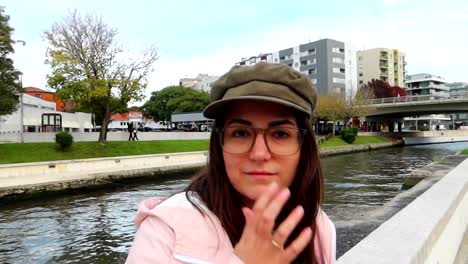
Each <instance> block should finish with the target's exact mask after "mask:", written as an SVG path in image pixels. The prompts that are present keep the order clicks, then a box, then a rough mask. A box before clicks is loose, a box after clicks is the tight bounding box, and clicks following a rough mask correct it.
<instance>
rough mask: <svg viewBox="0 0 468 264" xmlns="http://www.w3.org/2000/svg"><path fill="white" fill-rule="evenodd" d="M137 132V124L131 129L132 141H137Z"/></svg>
mask: <svg viewBox="0 0 468 264" xmlns="http://www.w3.org/2000/svg"><path fill="white" fill-rule="evenodd" d="M137 132H138V124H135V127H134V128H133V140H139V139H138V136H137Z"/></svg>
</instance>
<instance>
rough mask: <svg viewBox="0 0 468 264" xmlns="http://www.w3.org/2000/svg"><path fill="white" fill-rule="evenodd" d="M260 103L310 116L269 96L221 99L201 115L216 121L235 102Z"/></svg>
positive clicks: (291, 104) (295, 106) (306, 111)
mask: <svg viewBox="0 0 468 264" xmlns="http://www.w3.org/2000/svg"><path fill="white" fill-rule="evenodd" d="M245 100H247V101H262V102H272V103H277V104H280V105H284V106H287V107H291V108H293V109H294V110H298V111H300V112H302V113H304V114H306V115H307V116H310V112H309V111H308V110H307V109H304V108H302V107H300V106H298V105H296V104H294V103H291V102H289V101H286V100H282V99H279V98H275V97H269V96H260V95H246V96H240V97H235V98H226V99H221V100H219V101H216V102H213V103H211V104H209V105H208V106H207V107H206V108H205V109H204V110H203V115H204V116H205V117H206V118H210V119H216V118H217V117H218V116H219V115H220V114H226V112H225V108H226V106H227V105H229V104H231V103H233V102H236V101H245Z"/></svg>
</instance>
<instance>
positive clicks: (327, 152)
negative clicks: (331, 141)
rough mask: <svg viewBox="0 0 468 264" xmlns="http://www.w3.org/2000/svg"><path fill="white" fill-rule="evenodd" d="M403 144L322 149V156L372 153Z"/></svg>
mask: <svg viewBox="0 0 468 264" xmlns="http://www.w3.org/2000/svg"><path fill="white" fill-rule="evenodd" d="M401 145H402V142H401V141H397V142H391V143H378V144H363V145H354V146H346V147H337V148H323V149H320V150H319V151H320V156H321V157H326V156H334V155H339V154H346V153H353V152H363V151H371V150H374V149H383V148H391V147H395V146H401Z"/></svg>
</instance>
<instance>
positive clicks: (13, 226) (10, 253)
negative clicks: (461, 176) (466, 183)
mask: <svg viewBox="0 0 468 264" xmlns="http://www.w3.org/2000/svg"><path fill="white" fill-rule="evenodd" d="M464 148H468V143H452V144H437V145H422V146H409V147H399V148H390V149H383V150H376V151H372V152H361V153H353V154H346V155H340V156H334V157H327V158H324V159H323V160H322V162H323V166H324V171H325V175H326V195H325V210H326V212H327V213H328V214H329V215H330V216H331V217H332V218H333V216H334V215H335V214H339V213H340V212H339V210H340V208H343V207H346V208H348V209H347V210H349V208H360V209H362V207H369V208H373V207H377V206H381V205H382V204H384V203H385V202H387V201H389V200H390V199H392V198H393V197H394V196H395V195H397V194H398V193H400V192H401V185H402V182H403V179H404V178H405V177H406V176H407V175H408V174H409V173H410V172H411V171H412V170H413V169H416V168H419V167H422V166H425V165H427V164H429V163H431V162H432V161H434V160H437V159H440V158H441V157H443V156H445V155H449V154H454V153H455V152H457V151H458V150H461V149H464ZM188 182H189V179H188V177H183V176H182V177H181V178H178V179H175V180H170V181H163V182H161V181H160V182H146V183H144V184H142V183H140V184H138V185H136V184H134V185H127V186H122V187H120V188H116V189H114V190H100V191H95V192H87V193H82V194H74V195H68V196H63V197H59V198H57V197H55V198H53V199H36V200H29V201H22V202H17V203H15V204H8V205H1V206H0V263H123V262H124V261H125V257H126V255H127V252H128V250H129V248H130V246H131V243H132V240H133V236H134V233H135V227H134V225H133V219H134V217H135V213H136V209H137V207H138V204H139V203H140V202H141V201H142V200H144V199H146V198H149V197H153V196H168V195H171V194H173V193H175V192H178V191H180V190H182V189H183V188H184V187H185V186H186V185H187V183H188ZM343 205H345V206H343Z"/></svg>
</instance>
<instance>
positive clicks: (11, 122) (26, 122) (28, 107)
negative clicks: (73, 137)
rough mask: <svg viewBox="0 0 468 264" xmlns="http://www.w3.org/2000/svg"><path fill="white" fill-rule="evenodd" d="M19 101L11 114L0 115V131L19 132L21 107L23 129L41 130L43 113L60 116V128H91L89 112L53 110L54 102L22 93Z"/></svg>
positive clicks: (76, 129)
mask: <svg viewBox="0 0 468 264" xmlns="http://www.w3.org/2000/svg"><path fill="white" fill-rule="evenodd" d="M22 96H23V100H22V101H23V106H22V107H21V102H20V103H19V105H18V106H17V109H16V111H15V112H13V113H12V114H11V115H4V116H0V133H20V132H21V108H22V110H23V131H24V132H41V131H43V126H42V125H43V122H42V121H43V120H42V118H43V114H57V115H60V116H61V120H62V129H63V130H65V131H69V132H90V131H91V129H92V128H93V124H92V123H91V114H89V113H81V112H76V113H66V112H59V111H55V102H49V101H45V100H42V99H40V98H37V97H34V96H31V95H28V94H22ZM44 121H45V120H44Z"/></svg>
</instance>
